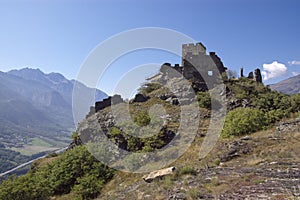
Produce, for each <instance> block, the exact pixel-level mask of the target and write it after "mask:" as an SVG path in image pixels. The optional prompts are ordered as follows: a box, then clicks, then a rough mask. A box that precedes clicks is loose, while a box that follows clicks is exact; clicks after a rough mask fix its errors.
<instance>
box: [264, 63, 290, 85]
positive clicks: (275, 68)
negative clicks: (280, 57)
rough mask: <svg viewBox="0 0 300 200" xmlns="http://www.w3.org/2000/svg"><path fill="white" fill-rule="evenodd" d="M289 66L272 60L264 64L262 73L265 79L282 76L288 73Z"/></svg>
mask: <svg viewBox="0 0 300 200" xmlns="http://www.w3.org/2000/svg"><path fill="white" fill-rule="evenodd" d="M286 71H287V67H286V66H285V65H284V64H282V63H279V62H277V61H274V62H272V63H271V64H263V71H262V75H263V77H264V80H265V81H266V80H269V79H271V78H276V77H280V76H283V75H285V74H286Z"/></svg>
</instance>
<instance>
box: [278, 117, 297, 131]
mask: <svg viewBox="0 0 300 200" xmlns="http://www.w3.org/2000/svg"><path fill="white" fill-rule="evenodd" d="M291 132H300V118H297V119H294V120H291V121H287V122H280V123H279V124H278V125H277V127H276V133H277V134H283V133H291Z"/></svg>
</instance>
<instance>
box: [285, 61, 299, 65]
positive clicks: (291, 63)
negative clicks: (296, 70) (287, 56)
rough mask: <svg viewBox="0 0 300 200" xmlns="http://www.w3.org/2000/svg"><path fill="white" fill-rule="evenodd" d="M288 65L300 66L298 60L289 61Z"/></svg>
mask: <svg viewBox="0 0 300 200" xmlns="http://www.w3.org/2000/svg"><path fill="white" fill-rule="evenodd" d="M288 63H289V65H300V61H298V60H293V61H289V62H288Z"/></svg>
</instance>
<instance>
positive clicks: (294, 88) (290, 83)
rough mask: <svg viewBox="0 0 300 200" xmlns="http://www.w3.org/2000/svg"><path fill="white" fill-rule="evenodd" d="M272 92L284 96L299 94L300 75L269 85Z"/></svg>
mask: <svg viewBox="0 0 300 200" xmlns="http://www.w3.org/2000/svg"><path fill="white" fill-rule="evenodd" d="M270 87H271V89H272V90H277V91H279V92H282V93H285V94H297V93H299V92H300V75H297V76H293V77H291V78H288V79H286V80H283V81H280V82H278V83H276V84H273V85H270Z"/></svg>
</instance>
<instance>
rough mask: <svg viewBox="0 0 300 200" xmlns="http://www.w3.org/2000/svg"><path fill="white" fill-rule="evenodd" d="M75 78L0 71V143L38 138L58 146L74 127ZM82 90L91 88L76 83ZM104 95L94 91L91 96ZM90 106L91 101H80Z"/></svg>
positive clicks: (102, 96) (103, 96)
mask: <svg viewBox="0 0 300 200" xmlns="http://www.w3.org/2000/svg"><path fill="white" fill-rule="evenodd" d="M74 84H75V81H74V80H68V79H66V78H65V77H64V76H63V75H61V74H59V73H50V74H45V73H43V72H42V71H40V70H39V69H30V68H25V69H21V70H12V71H9V72H7V73H4V72H0V143H2V144H4V145H5V146H6V147H14V146H16V145H20V144H26V142H27V141H28V140H30V138H34V137H38V138H42V139H43V140H46V141H47V142H48V143H50V144H52V145H54V146H56V145H57V146H59V144H60V143H61V142H62V143H63V142H65V141H66V136H68V135H69V134H70V133H71V131H72V130H73V129H74V128H75V126H74V121H73V115H72V92H73V87H74ZM77 85H80V86H81V88H83V90H84V91H85V92H86V93H89V94H94V91H95V90H94V89H91V88H88V87H86V86H84V85H83V84H80V83H78V84H77ZM105 97H107V95H106V94H105V93H104V92H102V91H100V90H96V92H95V99H96V100H101V99H103V98H105ZM83 103H84V104H87V106H89V105H93V104H94V102H92V101H89V102H86V101H85V102H83Z"/></svg>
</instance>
